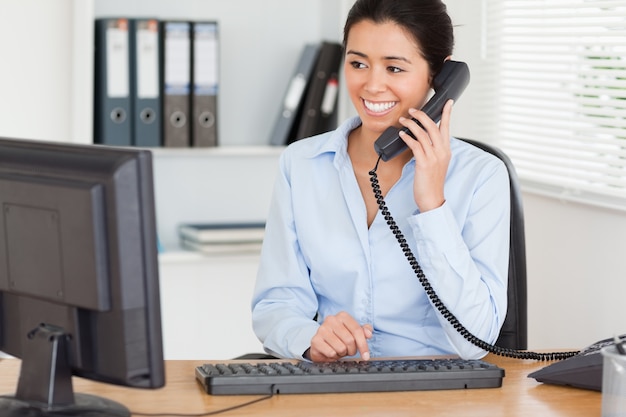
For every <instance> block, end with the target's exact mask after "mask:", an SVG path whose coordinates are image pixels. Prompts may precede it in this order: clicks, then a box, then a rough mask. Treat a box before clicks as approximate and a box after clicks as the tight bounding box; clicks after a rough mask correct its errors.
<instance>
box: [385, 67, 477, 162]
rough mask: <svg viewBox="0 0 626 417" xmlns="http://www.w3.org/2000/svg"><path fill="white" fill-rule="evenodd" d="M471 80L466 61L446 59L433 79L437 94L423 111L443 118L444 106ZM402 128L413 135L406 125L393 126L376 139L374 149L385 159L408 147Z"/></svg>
mask: <svg viewBox="0 0 626 417" xmlns="http://www.w3.org/2000/svg"><path fill="white" fill-rule="evenodd" d="M469 80H470V73H469V68H468V67H467V64H466V63H465V62H460V61H446V62H445V63H444V64H443V67H442V68H441V70H440V71H439V73H437V75H436V76H435V79H434V80H433V89H434V90H435V95H433V97H432V98H431V99H430V100H428V103H426V104H425V105H424V107H422V111H423V112H424V113H426V114H427V115H428V117H430V118H431V119H433V120H434V121H435V123H438V122H439V121H440V120H441V112H442V111H443V106H444V105H445V104H446V102H447V101H448V100H450V99H452V100H457V99H458V98H459V96H460V95H461V93H462V92H463V91H464V90H465V87H467V84H469ZM414 120H415V119H414ZM418 123H419V122H418ZM400 130H403V131H404V132H406V133H408V134H409V135H411V136H413V135H412V134H411V132H410V131H409V129H407V128H406V127H405V128H402V129H398V128H396V127H393V126H391V127H388V128H387V129H386V130H385V131H384V132H383V133H382V135H380V137H379V138H378V139H376V143H374V149H376V153H378V155H380V157H381V159H382V160H383V161H388V160H390V159H391V158H393V157H395V156H396V155H399V154H400V153H401V152H402V151H404V150H405V149H406V143H404V141H403V140H402V138H400V136H399V133H400Z"/></svg>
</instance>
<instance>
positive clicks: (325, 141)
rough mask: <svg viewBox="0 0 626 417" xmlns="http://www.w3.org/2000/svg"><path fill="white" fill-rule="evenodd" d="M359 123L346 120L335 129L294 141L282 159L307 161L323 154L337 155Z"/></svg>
mask: <svg viewBox="0 0 626 417" xmlns="http://www.w3.org/2000/svg"><path fill="white" fill-rule="evenodd" d="M359 123H360V120H358V119H354V118H351V119H348V120H346V121H345V122H343V123H342V124H341V125H339V126H338V127H337V128H336V129H334V130H331V131H328V132H324V133H320V134H317V135H314V136H310V137H307V138H304V139H299V140H296V141H295V142H292V143H290V144H289V145H288V146H287V147H286V148H285V150H284V152H283V155H284V156H283V157H284V158H297V159H309V158H314V157H316V156H318V155H320V154H324V153H337V152H341V151H343V150H345V148H346V143H347V142H346V138H347V136H348V133H349V132H350V131H351V130H352V129H354V127H355V126H356V125H358V124H359Z"/></svg>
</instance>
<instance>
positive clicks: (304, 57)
mask: <svg viewBox="0 0 626 417" xmlns="http://www.w3.org/2000/svg"><path fill="white" fill-rule="evenodd" d="M318 52H319V44H307V45H305V46H304V49H303V50H302V52H301V54H300V58H299V60H298V63H297V65H296V69H295V71H294V73H293V75H292V77H291V80H290V81H289V85H288V86H287V90H286V91H285V94H284V96H283V102H282V107H281V110H280V113H279V114H278V117H277V118H276V122H275V123H274V129H273V130H272V133H271V136H270V140H269V142H270V144H271V145H276V146H284V145H287V144H288V143H291V142H293V141H294V140H295V138H296V134H297V130H298V122H299V121H300V119H301V117H302V108H303V103H304V97H305V95H306V92H307V90H308V88H309V86H310V84H311V75H312V73H313V67H314V66H315V62H316V60H317V55H318Z"/></svg>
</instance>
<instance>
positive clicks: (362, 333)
mask: <svg viewBox="0 0 626 417" xmlns="http://www.w3.org/2000/svg"><path fill="white" fill-rule="evenodd" d="M371 337H372V326H371V325H370V324H364V325H361V324H359V323H358V322H357V321H356V320H355V319H354V318H353V317H352V316H350V314H348V313H346V312H345V311H342V312H340V313H338V314H336V315H334V316H328V317H326V319H325V320H324V322H323V323H322V325H321V326H320V327H319V329H318V330H317V333H315V335H314V336H313V338H312V339H311V347H310V349H309V352H308V356H309V358H310V359H311V360H312V361H313V362H332V361H336V360H338V359H340V358H343V357H344V356H353V355H356V353H357V352H358V353H359V354H360V355H361V358H362V359H364V360H369V358H370V353H369V347H368V346H367V339H369V338H371Z"/></svg>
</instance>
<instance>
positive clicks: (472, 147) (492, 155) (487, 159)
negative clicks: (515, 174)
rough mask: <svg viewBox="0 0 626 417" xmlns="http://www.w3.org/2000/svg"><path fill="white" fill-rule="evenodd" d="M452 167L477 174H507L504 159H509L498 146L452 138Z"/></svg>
mask: <svg viewBox="0 0 626 417" xmlns="http://www.w3.org/2000/svg"><path fill="white" fill-rule="evenodd" d="M450 148H451V151H452V160H451V161H450V165H451V167H454V168H456V169H462V170H471V171H473V172H474V173H475V174H476V173H481V172H482V173H487V172H492V173H493V172H494V171H504V172H506V170H507V168H506V164H505V161H504V160H503V159H502V158H507V156H506V154H504V152H502V150H501V149H499V148H498V147H497V146H495V145H492V144H489V143H486V142H477V141H476V142H475V141H472V140H468V139H460V138H452V139H451V143H450Z"/></svg>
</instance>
